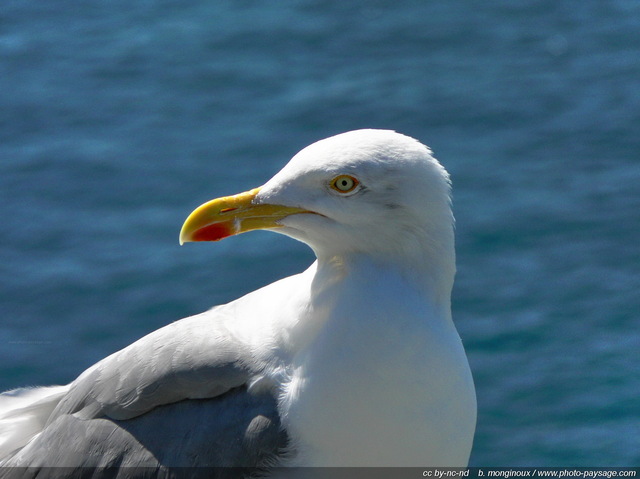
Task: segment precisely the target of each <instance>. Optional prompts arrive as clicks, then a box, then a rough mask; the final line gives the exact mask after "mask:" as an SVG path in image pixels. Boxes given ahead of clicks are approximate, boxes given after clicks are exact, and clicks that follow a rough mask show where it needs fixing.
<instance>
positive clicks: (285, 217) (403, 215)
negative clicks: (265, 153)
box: [180, 130, 455, 281]
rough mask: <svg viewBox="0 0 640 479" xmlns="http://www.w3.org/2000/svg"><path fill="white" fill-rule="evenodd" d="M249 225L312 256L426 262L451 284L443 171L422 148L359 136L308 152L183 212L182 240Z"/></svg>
mask: <svg viewBox="0 0 640 479" xmlns="http://www.w3.org/2000/svg"><path fill="white" fill-rule="evenodd" d="M255 229H269V230H273V231H276V232H279V233H282V234H285V235H287V236H290V237H292V238H295V239H297V240H300V241H302V242H304V243H306V244H308V245H309V246H310V247H311V248H312V249H313V250H314V252H315V253H316V255H317V256H318V258H320V259H321V258H333V257H336V256H338V257H349V256H351V255H371V256H375V257H378V258H392V259H393V261H398V260H400V261H401V262H404V263H406V264H408V265H412V266H411V267H414V268H415V267H416V265H418V264H420V263H425V262H426V263H430V264H431V265H432V266H435V267H437V268H439V269H440V270H441V271H440V274H442V273H443V272H444V271H442V270H447V269H448V270H450V271H449V274H450V275H451V281H453V272H454V270H455V266H454V262H455V260H454V252H453V216H452V213H451V207H450V183H449V176H448V174H447V172H446V171H445V169H444V168H443V167H442V166H441V165H440V163H438V161H437V160H436V159H435V158H434V157H433V156H432V154H431V151H430V150H429V148H427V147H426V146H425V145H423V144H422V143H420V142H418V141H417V140H415V139H413V138H410V137H408V136H405V135H402V134H399V133H396V132H394V131H389V130H356V131H351V132H347V133H343V134H340V135H336V136H333V137H330V138H327V139H324V140H321V141H318V142H316V143H313V144H312V145H310V146H308V147H306V148H304V149H303V150H302V151H300V152H299V153H298V154H296V155H295V156H294V157H293V158H292V159H291V161H289V163H288V164H287V165H286V166H285V167H284V168H283V169H282V170H281V171H280V172H278V173H277V174H276V175H275V176H274V177H273V178H272V179H271V180H269V181H268V182H267V183H266V184H264V185H263V186H262V187H260V188H255V189H253V190H251V191H247V192H245V193H240V194H238V195H234V196H227V197H223V198H218V199H215V200H212V201H209V202H207V203H205V204H203V205H202V206H200V207H198V208H197V209H196V210H194V211H193V213H191V215H189V217H188V218H187V220H186V221H185V223H184V225H183V227H182V231H181V232H180V243H181V244H182V243H184V242H188V241H218V240H221V239H223V238H226V237H229V236H232V235H236V234H239V233H244V232H247V231H251V230H255Z"/></svg>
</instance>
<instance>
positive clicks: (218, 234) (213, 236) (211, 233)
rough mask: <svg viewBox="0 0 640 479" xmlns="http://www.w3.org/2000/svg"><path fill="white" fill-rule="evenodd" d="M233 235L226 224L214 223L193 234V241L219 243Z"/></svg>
mask: <svg viewBox="0 0 640 479" xmlns="http://www.w3.org/2000/svg"><path fill="white" fill-rule="evenodd" d="M231 235H232V232H231V230H230V229H229V227H228V226H227V225H226V224H225V223H214V224H212V225H209V226H205V227H204V228H200V229H199V230H198V231H196V232H195V233H193V236H192V237H191V241H219V240H221V239H223V238H226V237H228V236H231Z"/></svg>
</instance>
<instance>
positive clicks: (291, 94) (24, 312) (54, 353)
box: [0, 0, 640, 466]
mask: <svg viewBox="0 0 640 479" xmlns="http://www.w3.org/2000/svg"><path fill="white" fill-rule="evenodd" d="M367 127H372V128H388V129H394V130H397V131H400V132H402V133H405V134H408V135H410V136H414V137H416V138H418V139H420V140H421V141H423V142H424V143H426V144H428V145H429V146H431V147H432V148H433V150H434V152H435V155H436V157H437V158H439V159H440V161H441V162H442V163H443V164H444V165H445V166H446V168H447V169H448V170H449V171H450V173H451V175H452V178H453V184H454V209H455V214H456V217H457V249H458V276H457V282H456V286H455V290H454V297H453V314H454V319H455V321H456V323H457V325H458V329H459V331H460V334H461V336H462V338H463V341H464V343H465V345H466V348H467V352H468V355H469V359H470V363H471V367H472V370H473V373H474V377H475V381H476V385H477V395H478V403H479V416H478V428H477V434H476V439H475V445H474V450H473V454H472V457H471V464H472V465H475V466H527V465H532V466H554V465H555V466H633V465H635V466H637V465H638V464H640V401H638V394H639V392H640V366H639V359H640V357H639V354H638V350H639V348H638V346H640V328H639V327H638V326H639V324H638V317H639V312H640V294H639V290H640V245H639V243H640V237H639V232H640V187H639V186H638V185H640V2H638V1H635V0H582V1H581V2H570V1H563V0H560V1H558V0H537V1H534V0H523V1H519V2H512V1H508V0H502V1H487V2H472V1H463V0H454V1H449V2H426V1H409V0H394V1H382V0H381V1H375V0H373V1H367V2H364V1H353V2H345V1H341V0H333V1H313V0H300V1H286V2H285V1H276V2H257V1H233V2H232V1H226V0H221V1H209V0H194V1H189V2H180V1H177V0H157V1H154V0H140V1H136V2H130V1H122V0H113V1H110V2H102V1H98V0H87V1H83V2H70V1H63V0H50V1H47V2H34V1H31V2H29V1H24V0H3V2H2V6H0V224H1V225H2V227H1V228H0V245H1V248H0V390H5V389H11V388H15V387H18V386H26V385H36V384H61V383H67V382H70V381H71V380H73V379H74V378H75V377H76V376H77V375H78V374H79V373H80V372H81V371H83V370H84V369H85V368H87V367H88V366H90V365H91V364H93V363H94V362H96V361H98V360H99V359H101V358H103V357H105V356H106V355H108V354H110V353H112V352H114V351H116V350H118V349H120V348H122V347H124V346H126V345H128V344H129V343H131V342H132V341H134V340H136V339H137V338H139V337H141V336H142V335H144V334H146V333H148V332H150V331H152V330H154V329H157V328H159V327H161V326H163V325H165V324H167V323H169V322H171V321H174V320H176V319H179V318H182V317H184V316H187V315H191V314H194V313H198V312H201V311H203V310H205V309H208V308H209V307H210V306H212V305H215V304H218V303H221V302H227V301H230V300H232V299H235V298H236V297H238V296H240V295H242V294H244V293H246V292H249V291H251V290H254V289H256V288H258V287H260V286H262V285H264V284H267V283H269V282H272V281H274V280H276V279H278V278H281V277H283V276H285V275H289V274H293V273H295V272H298V271H300V270H302V269H303V268H305V267H306V266H307V265H308V264H309V263H311V262H312V261H313V256H312V253H311V252H310V250H308V249H307V248H306V247H305V246H304V245H302V244H300V243H296V242H295V241H293V240H290V239H288V238H286V237H283V236H281V235H276V234H272V233H266V232H256V233H252V234H250V235H243V236H240V237H237V238H234V239H233V240H230V241H225V242H222V243H217V244H196V245H193V244H192V245H187V246H184V247H182V248H181V247H179V246H178V232H179V230H180V226H181V225H182V222H183V220H184V219H185V218H186V216H187V215H188V214H189V213H190V212H191V210H192V209H193V208H194V207H195V206H197V205H199V204H200V203H202V202H204V201H206V200H209V199H211V198H214V197H217V196H221V195H225V194H231V193H236V192H239V191H244V190H247V189H249V188H252V187H255V186H258V185H261V184H263V183H264V182H265V181H266V180H267V179H269V178H270V177H271V175H272V174H274V173H275V172H276V171H278V170H279V169H280V168H281V167H282V166H283V165H284V164H285V163H286V162H287V161H288V160H289V158H290V157H291V156H293V155H294V154H295V153H296V152H297V151H298V150H300V149H301V148H303V147H304V146H306V145H307V144H309V143H311V142H313V141H316V140H319V139H321V138H324V137H327V136H330V135H333V134H336V133H340V132H343V131H347V130H352V129H358V128H367Z"/></svg>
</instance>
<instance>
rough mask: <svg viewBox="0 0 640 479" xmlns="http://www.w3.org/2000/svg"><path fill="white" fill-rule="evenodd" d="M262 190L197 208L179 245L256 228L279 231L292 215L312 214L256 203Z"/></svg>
mask: <svg viewBox="0 0 640 479" xmlns="http://www.w3.org/2000/svg"><path fill="white" fill-rule="evenodd" d="M259 191H260V188H255V189H253V190H251V191H247V192H245V193H240V194H238V195H234V196H225V197H223V198H218V199H215V200H211V201H208V202H207V203H205V204H203V205H201V206H199V207H198V208H196V209H195V210H194V211H193V212H192V213H191V214H190V215H189V217H188V218H187V219H186V221H185V222H184V224H183V225H182V229H181V230H180V244H184V243H186V242H189V241H219V240H221V239H223V238H226V237H228V236H233V235H237V234H240V233H244V232H246V231H251V230H257V229H270V228H279V227H281V226H282V225H281V224H279V223H278V222H279V221H280V220H281V219H283V218H286V217H287V216H290V215H295V214H299V213H311V211H307V210H304V209H302V208H295V207H291V206H282V205H270V204H255V203H254V200H255V197H256V195H257V194H258V192H259Z"/></svg>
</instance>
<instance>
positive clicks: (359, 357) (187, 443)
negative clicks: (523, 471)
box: [0, 129, 476, 477]
mask: <svg viewBox="0 0 640 479" xmlns="http://www.w3.org/2000/svg"><path fill="white" fill-rule="evenodd" d="M258 229H264V230H271V231H274V232H277V233H281V234H284V235H287V236H290V237H292V238H295V239H296V240H299V241H302V242H303V243H306V244H307V245H308V246H309V247H310V248H311V249H312V250H313V252H314V253H315V256H316V258H317V259H316V261H315V262H314V263H313V264H312V265H311V266H310V267H309V268H308V269H307V270H306V271H304V272H302V273H300V274H297V275H294V276H291V277H288V278H284V279H281V280H279V281H276V282H274V283H272V284H269V285H267V286H265V287H262V288H260V289H258V290H256V291H253V292H251V293H249V294H247V295H245V296H243V297H241V298H239V299H237V300H235V301H232V302H230V303H228V304H225V305H221V306H216V307H214V308H213V309H211V310H209V311H206V312H204V313H202V314H198V315H196V316H192V317H188V318H185V319H182V320H179V321H176V322H174V323H172V324H169V325H167V326H165V327H163V328H161V329H159V330H156V331H155V332H152V333H150V334H148V335H147V336H145V337H143V338H142V339H140V340H138V341H136V342H134V343H133V344H131V345H130V346H128V347H126V348H124V349H122V350H120V351H118V352H116V353H114V354H112V355H110V356H108V357H106V358H105V359H103V360H101V361H99V362H98V363H96V364H95V365H93V366H92V367H90V368H89V369H87V370H86V371H84V372H83V373H82V374H81V375H80V376H79V377H78V378H77V379H76V380H75V381H73V382H72V383H70V384H68V385H65V386H51V387H36V388H21V389H15V390H12V391H8V392H6V393H4V394H2V395H0V466H3V468H2V470H4V471H6V470H8V469H9V468H10V467H11V466H15V467H25V468H28V469H25V470H28V471H31V472H32V473H33V475H37V472H38V470H39V469H40V468H47V467H65V468H71V469H75V468H91V469H93V470H107V469H109V468H118V467H140V468H153V469H154V470H156V471H165V472H166V471H172V470H174V469H175V468H182V467H203V468H215V471H220V470H224V468H233V467H240V468H249V470H254V469H255V470H261V471H263V472H264V473H265V474H266V475H269V474H270V471H272V472H273V471H276V470H277V469H278V468H282V467H319V466H332V467H343V466H360V467H363V466H367V467H369V466H385V467H402V466H414V467H430V466H431V467H435V466H453V467H465V466H467V464H468V460H469V455H470V451H471V447H472V443H473V436H474V431H475V424H476V396H475V388H474V384H473V378H472V375H471V371H470V368H469V364H468V361H467V356H466V353H465V350H464V347H463V345H462V342H461V339H460V336H459V334H458V332H457V330H456V328H455V325H454V323H453V321H452V316H451V289H452V286H453V281H454V275H455V249H454V219H453V214H452V211H451V201H450V180H449V175H448V173H447V172H446V170H445V169H444V168H443V167H442V165H441V164H440V163H439V162H438V161H437V160H436V159H435V158H434V157H433V155H432V153H431V150H430V149H429V148H428V147H426V146H425V145H423V144H422V143H420V142H419V141H417V140H415V139H413V138H410V137H408V136H405V135H402V134H399V133H396V132H394V131H390V130H373V129H367V130H356V131H351V132H347V133H343V134H340V135H337V136H333V137H331V138H327V139H324V140H320V141H318V142H316V143H313V144H312V145H310V146H308V147H306V148H304V149H303V150H301V151H300V152H299V153H298V154H296V155H295V156H294V157H293V158H292V159H291V161H290V162H289V163H288V164H287V165H286V166H285V167H284V168H283V169H282V170H281V171H280V172H279V173H277V174H276V175H275V176H274V177H273V178H272V179H271V180H269V181H268V182H267V183H266V184H264V185H263V186H262V187H260V188H255V189H252V190H250V191H247V192H245V193H240V194H237V195H234V196H226V197H222V198H218V199H215V200H212V201H209V202H207V203H204V204H203V205H202V206H200V207H198V208H197V209H195V210H194V211H193V212H192V213H191V214H190V215H189V216H188V217H187V219H186V221H185V223H184V225H183V226H182V230H181V232H180V243H181V244H182V243H186V242H200V241H218V240H221V239H224V238H227V237H230V236H234V235H237V234H240V233H245V232H248V231H252V230H258ZM0 475H1V474H0ZM211 477H235V476H222V475H219V476H216V475H215V473H213V472H212V473H211Z"/></svg>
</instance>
